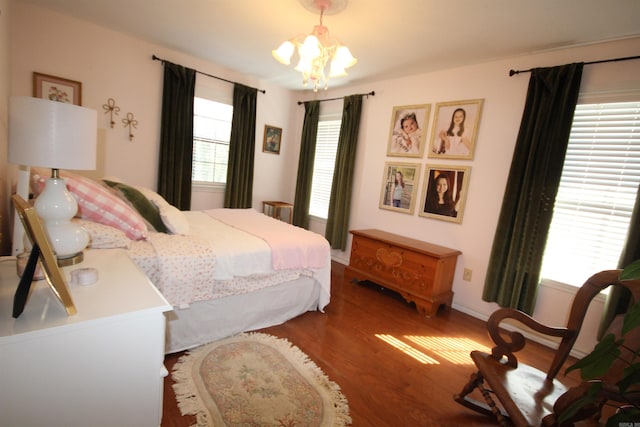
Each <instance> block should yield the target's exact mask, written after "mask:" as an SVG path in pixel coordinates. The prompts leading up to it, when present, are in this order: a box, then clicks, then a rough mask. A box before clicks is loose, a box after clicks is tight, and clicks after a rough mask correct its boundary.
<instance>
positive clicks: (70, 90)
mask: <svg viewBox="0 0 640 427" xmlns="http://www.w3.org/2000/svg"><path fill="white" fill-rule="evenodd" d="M33 96H34V97H36V98H43V99H48V100H50V101H58V102H67V103H69V104H75V105H82V83H80V82H77V81H75V80H69V79H63V78H62V77H56V76H50V75H48V74H42V73H36V72H34V73H33Z"/></svg>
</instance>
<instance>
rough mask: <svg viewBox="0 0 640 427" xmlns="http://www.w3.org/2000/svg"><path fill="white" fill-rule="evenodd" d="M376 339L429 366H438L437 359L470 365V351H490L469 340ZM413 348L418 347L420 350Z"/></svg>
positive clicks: (451, 338) (438, 338)
mask: <svg viewBox="0 0 640 427" xmlns="http://www.w3.org/2000/svg"><path fill="white" fill-rule="evenodd" d="M376 337H377V338H379V339H381V340H382V341H384V342H386V343H387V344H389V345H391V346H393V347H394V348H396V349H398V350H400V351H402V352H403V353H405V354H407V355H409V356H411V357H413V358H414V359H416V360H417V361H419V362H420V363H423V364H431V365H437V364H439V363H440V362H439V361H438V359H444V360H446V361H448V362H450V363H453V364H456V365H471V364H473V362H472V361H471V357H470V356H469V353H470V352H471V351H472V350H480V351H485V352H490V351H491V349H490V348H488V347H486V346H484V345H482V344H479V343H477V342H475V341H474V340H471V339H469V338H453V337H433V336H421V335H405V336H404V339H405V340H407V341H410V343H408V342H405V341H403V340H402V339H399V338H397V337H394V336H393V335H388V334H376ZM415 346H418V347H419V348H420V349H418V348H416V347H415ZM425 351H426V352H427V353H431V354H433V355H434V356H435V357H437V359H436V358H434V357H431V356H428V355H427V354H425Z"/></svg>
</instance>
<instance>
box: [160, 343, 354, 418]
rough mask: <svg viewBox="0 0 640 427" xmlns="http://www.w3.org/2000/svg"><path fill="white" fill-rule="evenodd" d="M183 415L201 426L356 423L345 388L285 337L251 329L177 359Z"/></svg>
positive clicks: (176, 378)
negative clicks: (342, 390)
mask: <svg viewBox="0 0 640 427" xmlns="http://www.w3.org/2000/svg"><path fill="white" fill-rule="evenodd" d="M172 377H173V379H174V381H175V384H174V385H173V388H174V390H175V393H176V397H177V400H178V407H179V408H180V412H181V413H182V415H187V414H189V415H196V418H197V424H196V425H197V426H198V427H201V426H228V427H232V426H287V427H303V426H307V427H312V426H313V427H320V426H323V427H324V426H326V427H329V426H346V425H350V424H351V417H350V416H349V405H348V402H347V399H346V398H345V397H344V395H343V394H342V392H341V391H340V387H339V386H338V385H337V384H336V383H334V382H333V381H330V380H329V379H328V378H327V376H326V375H325V374H324V373H323V372H322V370H321V369H320V368H319V367H318V366H317V365H316V364H315V363H314V362H313V361H312V360H310V359H309V358H308V357H307V355H306V354H304V353H303V352H302V351H301V350H300V349H299V348H297V347H295V346H294V345H292V344H291V343H290V342H289V341H287V340H286V339H283V338H278V337H275V336H272V335H267V334H263V333H259V332H250V333H243V334H239V335H235V336H232V337H229V338H225V339H222V340H220V341H216V342H213V343H210V344H206V345H204V346H201V347H198V348H196V349H194V350H191V351H189V352H188V353H187V354H185V355H184V356H182V357H181V358H180V359H179V360H178V361H177V362H176V364H175V366H174V369H173V372H172Z"/></svg>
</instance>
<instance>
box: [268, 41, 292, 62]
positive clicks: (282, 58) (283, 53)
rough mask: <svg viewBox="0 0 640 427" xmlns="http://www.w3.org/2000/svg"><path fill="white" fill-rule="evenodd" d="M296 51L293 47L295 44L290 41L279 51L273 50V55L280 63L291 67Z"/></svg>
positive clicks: (282, 45)
mask: <svg viewBox="0 0 640 427" xmlns="http://www.w3.org/2000/svg"><path fill="white" fill-rule="evenodd" d="M294 49H295V46H293V43H291V42H290V41H286V42H284V43H282V44H281V45H280V47H279V48H278V49H276V50H272V51H271V54H272V55H273V57H274V58H276V59H277V60H278V61H279V62H280V63H282V64H284V65H289V64H290V63H291V56H293V51H294Z"/></svg>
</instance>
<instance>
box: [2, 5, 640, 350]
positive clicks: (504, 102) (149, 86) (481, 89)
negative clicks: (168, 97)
mask: <svg viewBox="0 0 640 427" xmlns="http://www.w3.org/2000/svg"><path fill="white" fill-rule="evenodd" d="M12 22H13V25H12V32H11V38H12V43H13V46H12V55H11V60H12V68H11V70H12V74H13V77H12V80H11V84H12V93H13V94H19V95H25V94H26V95H28V94H30V93H31V73H32V72H33V71H39V72H43V73H47V74H53V75H57V76H62V77H66V78H71V79H74V80H79V81H82V83H83V92H84V102H83V103H84V105H85V106H88V107H91V108H95V109H96V110H98V111H99V112H100V111H102V105H103V104H104V103H105V102H106V100H107V99H108V98H110V97H111V98H114V99H115V100H116V102H117V105H119V106H120V107H121V108H122V110H121V114H126V113H127V112H129V111H131V112H133V113H134V114H135V117H136V119H138V120H139V123H140V124H139V126H138V129H137V130H136V132H135V134H136V137H135V139H134V141H133V142H130V141H129V140H128V138H127V134H126V131H125V129H124V128H122V127H117V128H116V129H106V130H105V133H106V139H107V141H106V145H107V147H106V152H107V155H106V167H105V170H106V173H107V174H108V175H117V176H119V177H121V178H122V179H124V180H126V181H129V182H132V183H135V184H139V185H145V186H149V187H151V188H154V187H155V174H156V164H157V152H158V139H159V122H160V100H161V92H162V67H161V66H160V63H159V62H157V61H152V60H151V55H152V54H156V55H158V56H160V57H163V58H166V59H168V60H170V61H172V62H176V63H180V64H182V65H185V66H189V67H191V68H196V69H199V70H202V71H205V72H207V73H210V74H215V75H219V76H221V77H225V78H228V79H230V80H235V81H239V82H241V83H244V84H248V85H251V86H255V87H258V88H261V89H265V90H266V91H267V93H266V94H259V95H258V114H257V129H256V158H255V160H256V161H255V164H256V166H255V174H254V183H255V184H254V198H253V199H254V207H256V208H257V209H261V201H262V200H269V199H271V200H273V199H282V200H287V201H292V200H293V196H294V194H295V180H296V172H297V160H298V155H299V151H300V146H299V145H300V144H299V138H300V134H301V129H302V120H303V115H304V107H303V106H301V105H298V104H297V101H299V100H306V99H312V98H313V97H314V96H316V95H314V94H313V92H311V91H299V92H291V91H287V90H284V89H280V88H277V87H269V86H265V84H264V83H263V82H259V81H258V82H256V81H252V80H251V79H250V78H247V77H246V76H241V75H238V74H236V73H234V72H232V71H230V70H226V69H223V68H220V67H219V66H217V65H216V64H212V63H208V62H205V61H202V60H199V59H197V58H194V57H191V56H189V55H185V54H182V53H179V52H176V51H172V50H169V49H166V48H162V47H159V46H156V45H152V44H149V43H147V42H145V41H142V40H138V39H135V38H131V37H129V36H127V35H124V34H121V33H117V32H113V31H110V30H106V29H104V28H101V27H97V26H95V25H93V24H90V23H87V22H83V21H79V20H76V19H73V18H69V17H65V16H61V15H58V14H55V13H52V12H49V11H46V10H44V9H40V8H38V7H35V6H32V5H28V4H23V3H20V4H17V5H15V10H14V13H13V17H12ZM36 23H37V24H36ZM639 47H640V39H635V40H626V41H619V42H611V43H602V44H595V45H591V46H583V47H577V48H573V49H566V50H558V51H553V52H548V53H545V54H538V55H530V56H520V57H516V58H512V59H511V60H508V61H504V60H503V61H496V62H491V63H485V64H478V65H474V66H468V67H463V68H457V69H451V70H445V71H439V72H433V73H427V74H421V75H414V76H410V77H407V78H402V79H394V80H385V81H378V82H374V83H369V84H362V85H354V86H351V87H348V88H336V89H332V90H329V91H328V92H319V93H318V96H319V97H321V98H325V97H327V98H333V97H341V96H344V95H350V94H355V93H367V92H370V91H372V90H373V91H375V93H376V94H375V96H373V97H369V98H365V99H364V101H363V110H362V120H361V128H360V139H359V141H358V152H357V162H356V166H355V181H354V189H353V190H354V191H353V199H352V203H353V204H352V210H351V221H350V223H351V228H352V229H361V228H380V229H384V230H386V231H390V232H393V233H397V234H402V235H406V236H411V237H414V238H417V239H421V240H425V241H429V242H432V243H436V244H439V245H443V246H448V247H451V248H456V249H459V250H460V251H462V255H461V256H460V258H459V261H458V266H457V270H456V274H455V278H454V285H453V290H454V292H455V296H454V307H455V308H457V309H459V310H462V311H465V312H467V313H470V314H472V315H474V316H476V317H479V318H483V319H484V318H486V317H488V315H489V314H490V313H491V312H493V311H494V310H495V309H496V308H497V306H496V305H495V304H490V303H486V302H483V301H482V299H481V295H482V287H483V285H484V277H485V275H486V268H487V264H488V261H489V254H490V251H491V244H492V241H493V234H494V231H495V228H496V222H497V218H498V214H499V211H500V205H501V202H502V198H503V192H504V188H505V184H506V179H507V175H508V172H509V167H510V162H511V156H512V153H513V148H514V144H515V139H516V136H517V133H518V128H519V124H520V119H521V115H522V109H523V106H524V101H525V96H526V91H527V86H528V80H529V74H527V73H525V74H520V75H517V76H514V77H509V76H508V71H509V69H511V68H514V69H528V68H531V67H538V66H553V65H560V64H566V63H569V62H576V61H593V60H601V59H607V58H616V57H625V56H632V55H636V54H637V52H638V48H639ZM358 66H364V65H363V64H358ZM203 81H205V80H202V79H200V80H199V82H203ZM204 84H206V85H209V86H213V87H217V88H219V89H220V90H224V89H222V86H221V85H220V83H214V81H206V83H204ZM629 88H633V89H636V90H640V61H627V62H617V63H609V64H599V65H587V66H586V67H585V72H584V76H583V84H582V90H583V92H590V93H594V92H597V93H598V94H602V93H607V94H609V95H610V94H612V93H614V94H615V93H616V91H620V90H626V89H629ZM226 90H229V87H227V89H226ZM477 98H482V99H484V108H483V112H482V118H481V121H480V125H479V133H478V138H477V143H476V150H475V158H474V159H473V160H471V161H451V160H441V159H435V160H434V159H430V158H428V157H427V155H426V153H425V156H424V158H422V159H418V161H419V163H420V164H421V165H422V168H423V173H424V167H425V165H426V164H447V165H448V164H454V165H468V166H470V167H471V173H470V181H469V188H468V190H469V191H468V196H467V199H466V208H465V211H464V217H463V220H462V223H461V224H456V223H449V222H445V221H439V220H436V219H431V218H423V217H420V216H418V214H417V211H416V212H415V213H414V214H413V215H408V214H403V213H398V212H393V211H389V210H383V209H379V207H378V205H379V196H380V188H381V184H382V172H383V167H384V163H385V162H386V161H394V162H395V161H404V160H406V161H408V162H416V159H413V158H407V159H402V158H398V157H393V158H390V157H387V156H386V151H387V149H386V147H387V140H388V134H389V123H390V119H391V112H392V108H393V107H394V106H400V105H410V104H431V106H432V108H431V115H432V116H433V111H434V109H435V108H434V107H435V103H438V102H446V101H457V100H465V99H477ZM321 108H322V111H323V112H324V111H341V108H342V104H341V102H340V101H331V102H325V103H323V104H322V107H321ZM102 119H103V120H102V121H101V122H100V123H99V126H101V127H103V128H107V127H108V124H107V122H108V119H107V117H106V116H103V117H102ZM265 124H270V125H273V126H278V127H282V128H283V142H282V149H281V154H280V155H279V156H278V155H273V154H267V153H262V137H263V129H264V125H265ZM430 126H431V123H429V128H428V130H427V134H428V138H429V137H430V135H431V127H430ZM423 173H422V176H421V180H420V182H419V183H418V189H419V190H418V197H419V198H420V199H421V198H422V197H423V195H422V180H423V178H424V177H423ZM207 197H209V196H208V195H207V194H206V193H205V194H200V193H199V194H197V195H196V197H195V199H196V205H194V208H202V207H208V206H206V205H207V203H208V200H206V198H207ZM212 197H214V198H215V197H218V199H220V197H219V195H213V196H212ZM220 200H221V199H220ZM216 203H217V202H216ZM214 204H215V203H214ZM349 245H350V240H349ZM349 251H350V246H349V247H347V251H345V252H341V251H336V252H334V254H333V255H334V258H335V259H337V260H339V261H341V262H344V263H347V262H348V258H349ZM463 268H469V269H471V270H472V271H473V278H472V280H471V281H470V282H466V281H463V280H462V270H463ZM590 273H592V272H585V278H586V277H587V276H588V275H589V274H590ZM571 298H572V290H571V288H569V289H567V288H566V287H564V286H555V285H554V286H545V287H543V288H542V289H541V292H540V295H539V304H538V306H537V309H536V313H535V316H536V317H537V318H538V319H539V320H541V321H543V322H551V323H556V324H563V323H564V322H565V318H566V311H567V310H566V309H567V307H568V305H569V303H570V300H571ZM598 310H601V307H596V308H595V311H598ZM595 314H597V313H594V316H592V319H591V320H589V321H588V322H587V325H586V327H585V331H584V338H581V340H580V341H579V342H578V348H579V349H581V350H582V351H589V350H590V347H591V346H592V344H593V337H594V334H595V332H594V325H595V324H596V323H597V316H595Z"/></svg>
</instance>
